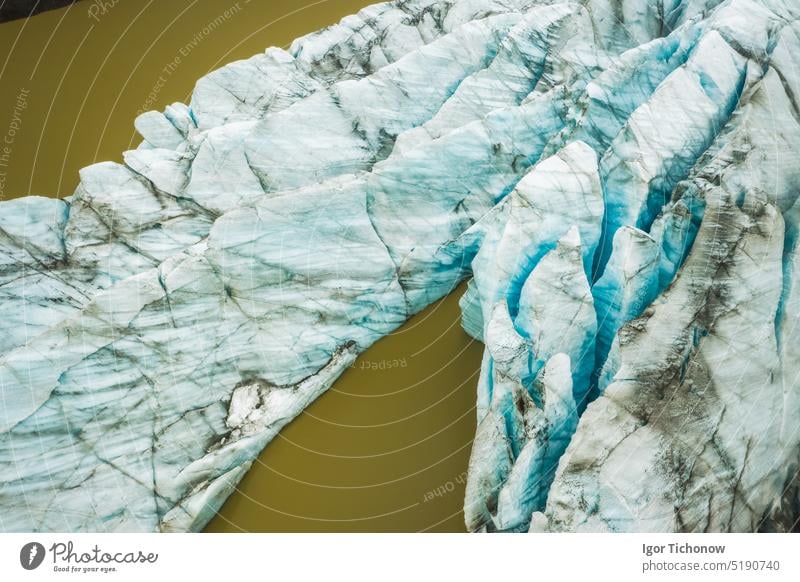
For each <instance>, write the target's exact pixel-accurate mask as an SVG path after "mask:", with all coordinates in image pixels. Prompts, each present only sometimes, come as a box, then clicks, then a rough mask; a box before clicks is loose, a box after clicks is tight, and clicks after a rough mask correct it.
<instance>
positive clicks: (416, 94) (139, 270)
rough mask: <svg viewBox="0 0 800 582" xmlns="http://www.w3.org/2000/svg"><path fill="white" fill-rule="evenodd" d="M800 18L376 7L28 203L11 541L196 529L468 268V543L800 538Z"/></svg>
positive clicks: (529, 1)
mask: <svg viewBox="0 0 800 582" xmlns="http://www.w3.org/2000/svg"><path fill="white" fill-rule="evenodd" d="M609 15H613V18H611V17H609ZM799 16H800V12H799V11H798V10H797V8H796V7H795V6H793V4H792V3H790V2H784V1H782V0H726V1H720V0H659V1H657V2H644V1H643V0H582V1H580V2H552V1H546V0H458V1H456V0H397V1H395V2H389V3H385V4H379V5H375V6H371V7H368V8H366V9H364V10H362V11H361V12H360V13H359V14H358V15H356V16H353V17H349V18H346V19H344V20H343V21H342V22H341V23H340V24H338V25H336V26H333V27H330V28H328V29H326V30H324V31H321V32H319V33H315V34H312V35H309V36H307V37H304V38H303V39H299V40H298V41H296V42H295V43H294V44H293V45H292V47H291V48H290V50H289V51H284V50H280V49H269V50H267V51H266V52H265V53H264V54H261V55H256V56H255V57H253V58H251V59H248V60H246V61H239V62H236V63H232V64H230V65H227V66H226V67H223V68H222V69H220V70H218V71H215V72H213V73H211V74H209V75H208V76H206V77H204V78H203V79H201V80H200V81H198V83H197V86H196V88H195V91H194V93H193V95H192V99H191V101H190V103H189V105H188V106H187V105H183V104H177V103H176V104H173V105H171V106H170V107H168V108H167V109H166V110H165V111H164V112H163V113H158V112H148V113H145V114H143V115H141V116H139V117H138V118H137V120H136V122H135V126H136V128H137V130H138V131H139V133H140V134H141V135H142V137H143V140H144V141H143V142H142V143H141V144H140V146H139V147H138V148H137V149H135V150H132V151H130V152H126V153H125V154H124V163H123V164H115V163H110V162H107V163H101V164H96V165H94V166H90V167H88V168H85V169H84V170H83V171H82V172H81V181H80V185H79V186H78V188H77V190H76V192H75V194H74V195H73V196H71V197H69V198H68V199H65V200H62V201H58V200H49V199H45V198H37V197H29V198H22V199H18V200H12V201H6V202H2V203H0V296H2V303H0V305H2V307H0V314H2V315H3V316H4V317H2V318H0V329H2V333H0V348H2V354H3V356H2V358H0V396H2V401H3V406H2V407H0V467H3V468H4V469H5V470H4V471H2V477H0V529H2V530H5V531H30V530H36V531H87V530H88V531H97V530H102V531H187V530H198V529H201V528H202V527H203V526H204V524H205V523H206V522H207V521H208V520H209V519H210V518H211V517H212V516H213V514H214V512H215V511H216V510H217V509H218V508H219V506H220V505H221V503H222V502H223V501H224V500H225V498H226V497H227V496H228V495H229V494H230V493H231V491H232V490H233V489H234V488H235V486H236V484H237V483H238V481H239V479H241V478H242V476H243V475H244V473H245V472H246V471H247V470H248V468H249V467H250V465H251V463H252V461H253V459H254V458H255V457H256V455H258V453H259V452H260V451H261V450H262V449H263V447H264V446H266V445H267V444H268V443H269V442H270V440H271V439H272V438H274V436H275V435H276V434H277V432H278V431H279V430H280V429H281V428H282V427H283V426H285V425H286V424H287V423H288V422H290V421H291V420H292V419H293V418H294V417H295V416H297V415H298V414H299V413H300V412H301V411H302V410H303V409H304V408H305V407H306V406H307V405H308V404H309V403H310V402H312V401H313V400H314V398H316V397H317V396H319V395H320V394H321V393H322V392H324V391H325V390H326V389H327V388H328V387H329V386H330V385H331V384H332V383H333V381H334V380H335V379H336V378H337V377H338V376H339V375H340V374H341V373H342V372H343V370H344V369H346V367H347V366H348V365H349V364H350V363H351V362H352V361H353V360H354V358H355V357H356V356H357V355H358V354H359V353H360V352H361V351H363V350H364V349H366V348H367V347H368V346H369V345H371V344H372V343H373V342H374V341H376V340H377V339H379V338H380V337H382V336H384V335H386V334H388V333H390V332H391V331H392V330H394V329H395V328H396V327H398V326H399V325H401V324H402V323H403V322H404V321H406V320H407V319H408V318H409V317H410V316H411V315H413V314H414V313H417V312H418V311H420V310H421V309H423V308H424V307H425V306H427V305H429V304H430V303H431V302H432V301H434V300H436V299H438V298H440V297H442V296H444V295H446V294H447V293H449V292H450V291H452V290H453V289H454V288H455V286H456V285H458V283H460V282H461V281H462V280H464V279H465V278H468V277H470V276H471V277H472V279H471V281H470V284H469V287H468V292H467V293H466V295H465V296H464V297H463V298H462V300H461V305H462V309H463V313H464V320H463V322H464V328H465V329H466V330H467V331H468V332H469V333H470V334H472V335H473V336H475V337H476V338H479V339H481V340H483V341H484V343H485V344H486V349H485V353H484V357H483V364H482V370H481V375H480V380H479V386H478V395H477V414H478V429H477V434H476V437H475V443H474V447H473V452H472V455H471V459H470V465H469V477H468V481H467V494H466V499H465V507H464V513H465V519H466V524H467V527H468V528H470V529H471V530H476V531H478V530H480V531H496V530H501V531H524V530H528V529H530V530H531V531H754V530H767V531H781V530H785V529H787V528H791V527H793V526H792V524H793V523H794V522H795V520H796V519H797V518H798V517H800V516H798V515H797V506H798V502H797V499H798V498H799V495H800V493H798V492H799V491H800V485H798V484H799V483H800V480H798V479H797V476H796V475H797V471H798V469H799V468H800V453H799V452H798V450H799V448H800V429H799V428H798V426H800V424H799V423H798V420H800V385H798V380H797V376H798V371H799V370H798V369H800V352H798V349H800V348H798V345H800V343H799V342H798V341H797V340H798V338H797V337H796V336H797V325H796V324H797V320H798V317H800V292H799V291H798V290H799V289H800V280H798V278H800V252H798V242H797V241H798V229H800V202H798V192H800V164H798V162H797V160H796V156H795V155H793V152H794V151H795V150H796V148H797V145H798V143H800V113H799V112H800V106H798V104H797V102H796V96H797V95H798V94H800V93H798V91H800V77H799V76H798V74H797V71H796V67H795V66H794V65H795V63H794V57H795V56H796V55H797V54H798V52H800V36H798V33H800V24H798V17H799ZM42 451H47V452H46V453H45V454H44V455H43V454H42ZM120 490H122V491H124V495H123V496H120V495H118V494H116V492H118V491H120Z"/></svg>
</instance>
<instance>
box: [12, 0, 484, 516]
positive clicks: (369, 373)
mask: <svg viewBox="0 0 800 582" xmlns="http://www.w3.org/2000/svg"><path fill="white" fill-rule="evenodd" d="M368 3H369V2H368V1H367V0H322V1H316V2H315V1H310V0H268V1H262V2H250V1H247V0H239V2H233V1H231V0H227V1H218V0H202V1H200V0H170V2H164V1H163V0H162V1H161V2H155V0H117V1H116V2H113V1H109V0H106V1H105V2H99V3H98V2H93V1H92V0H85V1H84V2H80V3H78V4H75V5H73V6H71V7H69V8H66V9H60V10H55V11H52V12H48V13H44V14H40V15H38V16H36V17H34V18H31V19H29V20H27V21H15V22H10V23H4V24H0V55H2V56H0V133H2V134H4V136H5V137H6V138H8V139H7V140H5V141H6V142H8V141H9V140H10V142H11V143H7V144H6V145H7V147H8V149H7V150H2V153H3V158H2V161H0V200H2V199H9V198H12V197H16V196H21V195H25V194H29V193H31V194H40V195H47V196H66V195H69V194H71V193H72V191H73V190H74V188H75V186H76V184H77V181H78V170H79V169H80V168H81V167H83V166H86V165H88V164H91V163H93V162H95V161H101V160H107V159H111V160H121V153H122V151H123V150H125V149H130V148H132V147H135V145H136V144H137V143H138V141H139V139H138V137H137V136H136V135H135V134H134V132H133V119H134V117H135V115H136V112H137V111H138V110H140V109H142V108H143V107H147V108H152V109H161V108H163V107H164V106H165V105H167V104H169V103H171V102H173V101H186V100H187V99H188V95H189V93H190V92H191V89H192V87H193V85H194V81H195V80H196V79H197V78H199V77H200V76H202V75H203V74H204V73H206V72H208V71H210V70H213V69H215V68H218V67H219V66H221V65H223V64H225V63H227V62H230V61H233V60H236V59H241V58H247V57H248V56H250V55H252V54H254V53H257V52H261V51H262V50H263V49H264V48H266V47H267V46H269V45H276V46H286V45H288V44H289V43H290V42H291V41H292V40H293V39H294V38H296V37H297V36H300V35H302V34H305V33H307V32H311V31H313V30H316V29H319V28H321V27H323V26H325V25H328V24H331V23H333V22H335V21H337V20H338V19H339V18H341V17H342V16H344V15H346V14H350V13H353V12H355V11H357V10H358V9H359V8H361V7H363V6H365V5H367V4H368ZM103 6H104V7H105V8H102V7H103ZM220 16H223V17H224V18H223V20H222V23H221V24H220V25H219V26H217V27H216V28H215V30H214V31H213V34H208V35H203V34H202V31H203V29H204V28H205V27H207V25H208V24H209V23H210V22H213V21H215V20H217V22H220V21H219V20H218V19H219V17H220ZM198 35H200V40H199V41H197V38H198ZM189 44H191V45H192V48H191V49H190V50H189V51H188V55H187V56H185V57H181V59H180V65H179V66H177V67H174V68H169V72H165V67H166V66H167V65H168V64H169V63H172V62H174V59H175V57H176V56H179V55H182V54H183V53H185V52H187V50H186V47H187V46H189ZM0 139H3V137H2V136H0ZM459 295H460V292H458V291H457V292H456V293H454V294H453V295H451V296H450V297H449V298H448V299H446V300H444V301H442V302H441V303H439V304H437V305H434V306H432V307H431V308H429V309H428V310H426V311H425V312H424V313H422V314H420V315H419V316H417V317H416V318H415V319H414V320H412V321H411V322H409V324H407V325H406V326H405V327H403V328H402V329H400V330H398V331H397V332H395V333H394V334H392V335H391V336H390V337H387V338H385V339H384V340H382V341H380V342H379V343H378V344H376V345H375V346H373V347H372V348H371V349H370V350H369V351H368V352H367V353H366V354H364V355H363V356H362V358H361V359H360V360H359V361H358V362H357V363H356V364H355V366H354V367H353V368H352V369H350V370H348V371H347V372H346V373H345V374H344V375H343V376H342V377H341V378H340V380H339V381H338V382H337V383H336V384H335V385H334V387H333V388H332V389H331V390H330V391H329V392H328V393H327V394H325V395H324V396H322V397H321V398H320V399H319V400H317V402H315V403H314V404H313V405H312V406H311V407H309V408H308V410H307V411H306V412H305V413H304V414H303V415H302V416H301V417H299V418H298V419H297V420H295V421H294V422H293V423H292V424H291V425H290V426H288V427H287V428H286V429H285V430H284V431H283V432H282V433H281V434H280V435H279V436H278V437H277V438H276V440H275V441H273V443H272V444H270V445H269V446H268V447H267V449H266V450H265V451H264V452H263V453H262V454H261V456H260V458H259V459H258V461H257V462H256V463H255V464H254V466H253V469H252V470H251V471H250V473H249V474H248V475H247V477H246V478H245V479H244V480H243V481H242V483H241V485H240V487H239V490H238V491H237V492H236V493H235V494H234V495H233V496H232V497H231V498H230V499H229V501H228V502H227V503H226V505H225V506H224V507H223V508H222V511H221V512H220V514H219V515H218V516H217V518H216V519H215V520H214V521H213V522H212V523H211V524H210V525H209V527H208V530H209V531H418V530H431V531H463V529H464V526H463V521H462V516H461V504H462V500H463V491H464V484H463V476H464V471H465V470H466V466H467V460H468V457H469V451H470V446H471V439H472V436H473V434H474V428H475V412H474V402H475V384H476V382H477V373H478V369H479V366H480V353H481V347H480V345H479V344H478V343H477V342H474V341H472V340H471V339H470V338H469V337H468V336H467V335H466V334H464V333H463V332H462V331H461V329H460V327H459V324H458V318H459V312H458V305H457V297H458V296H459Z"/></svg>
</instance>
